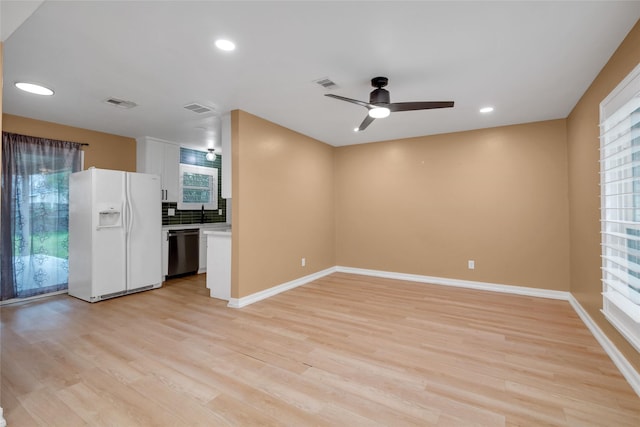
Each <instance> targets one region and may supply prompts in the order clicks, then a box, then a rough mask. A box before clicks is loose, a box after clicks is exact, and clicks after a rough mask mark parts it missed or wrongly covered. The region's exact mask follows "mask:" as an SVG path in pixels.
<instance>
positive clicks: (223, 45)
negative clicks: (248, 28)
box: [216, 39, 236, 52]
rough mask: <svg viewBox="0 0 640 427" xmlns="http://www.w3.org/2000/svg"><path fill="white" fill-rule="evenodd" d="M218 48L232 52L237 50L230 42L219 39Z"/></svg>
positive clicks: (217, 41)
mask: <svg viewBox="0 0 640 427" xmlns="http://www.w3.org/2000/svg"><path fill="white" fill-rule="evenodd" d="M216 47H217V48H218V49H220V50H224V51H227V52H230V51H232V50H235V48H236V45H235V43H233V42H232V41H230V40H225V39H218V40H216Z"/></svg>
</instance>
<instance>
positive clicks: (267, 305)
mask: <svg viewBox="0 0 640 427" xmlns="http://www.w3.org/2000/svg"><path fill="white" fill-rule="evenodd" d="M0 311H1V316H2V331H1V333H2V336H1V344H2V348H1V356H2V360H1V368H2V371H1V375H2V382H1V394H0V399H1V401H0V402H1V403H0V405H1V406H2V407H3V408H4V411H5V418H6V420H7V422H8V425H9V427H14V426H15V427H18V426H66V427H68V426H87V425H88V426H253V425H268V426H271V425H273V426H276V425H277V426H311V425H313V426H381V425H382V426H413V425H419V426H429V425H433V426H466V425H481V426H540V425H557V426H618V427H621V426H634V427H637V426H640V398H639V397H638V396H637V395H636V394H635V393H634V392H633V390H632V389H631V387H630V386H629V385H628V384H627V382H626V381H625V380H624V378H623V377H622V376H621V375H620V373H619V372H618V371H617V369H616V368H615V366H614V365H613V363H612V362H611V360H610V359H609V358H608V357H607V355H606V354H605V353H604V351H603V350H602V348H601V347H600V346H599V345H598V343H597V342H596V340H595V338H594V337H593V336H592V335H591V334H590V332H589V331H588V330H587V329H586V327H585V326H584V325H583V323H582V322H581V321H580V319H579V318H578V316H577V315H576V314H575V313H574V311H573V310H572V308H571V307H570V305H569V304H568V303H567V302H565V301H556V300H547V299H537V298H531V297H524V296H514V295H507V294H498V293H490V292H482V291H474V290H469V289H460V288H449V287H443V286H433V285H425V284H419V283H411V282H403V281H396V280H389V279H378V278H371V277H364V276H357V275H349V274H339V273H338V274H333V275H331V276H327V277H325V278H322V279H320V280H317V281H315V282H313V283H310V284H308V285H305V286H302V287H299V288H296V289H294V290H291V291H289V292H286V293H283V294H280V295H277V296H275V297H273V298H271V299H268V300H265V301H262V302H259V303H256V304H253V305H251V306H249V307H246V308H243V309H230V308H227V307H226V302H225V301H221V300H216V299H211V298H209V297H208V291H207V289H206V288H205V276H204V275H200V276H191V277H189V278H184V279H178V280H173V281H169V282H167V283H166V284H165V286H163V287H162V288H160V289H158V290H154V291H149V292H145V293H141V294H135V295H130V296H126V297H122V298H117V299H113V300H108V301H103V302H100V303H97V304H89V303H85V302H83V301H80V300H77V299H75V298H72V297H68V296H66V295H59V296H54V297H50V298H46V299H42V300H37V301H31V302H26V303H22V304H16V305H9V306H4V307H2V308H1V310H0Z"/></svg>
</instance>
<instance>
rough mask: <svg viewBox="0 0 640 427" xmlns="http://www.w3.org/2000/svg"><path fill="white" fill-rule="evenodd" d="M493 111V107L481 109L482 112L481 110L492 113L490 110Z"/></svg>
mask: <svg viewBox="0 0 640 427" xmlns="http://www.w3.org/2000/svg"><path fill="white" fill-rule="evenodd" d="M492 111H493V107H482V108H481V109H480V112H481V113H490V112H492Z"/></svg>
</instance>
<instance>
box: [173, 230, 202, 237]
mask: <svg viewBox="0 0 640 427" xmlns="http://www.w3.org/2000/svg"><path fill="white" fill-rule="evenodd" d="M198 234H200V231H199V230H198V229H194V230H169V232H168V233H167V236H168V237H177V236H197V235H198Z"/></svg>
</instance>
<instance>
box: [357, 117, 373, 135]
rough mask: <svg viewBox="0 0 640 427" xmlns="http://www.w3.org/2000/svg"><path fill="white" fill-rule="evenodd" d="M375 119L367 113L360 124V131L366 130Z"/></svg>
mask: <svg viewBox="0 0 640 427" xmlns="http://www.w3.org/2000/svg"><path fill="white" fill-rule="evenodd" d="M374 120H375V119H374V118H373V117H371V116H370V115H368V114H367V117H365V118H364V120H363V121H362V123H360V126H358V132H362V131H363V130H365V129H366V128H367V126H369V125H370V124H371V122H372V121H374Z"/></svg>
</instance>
